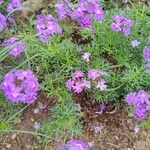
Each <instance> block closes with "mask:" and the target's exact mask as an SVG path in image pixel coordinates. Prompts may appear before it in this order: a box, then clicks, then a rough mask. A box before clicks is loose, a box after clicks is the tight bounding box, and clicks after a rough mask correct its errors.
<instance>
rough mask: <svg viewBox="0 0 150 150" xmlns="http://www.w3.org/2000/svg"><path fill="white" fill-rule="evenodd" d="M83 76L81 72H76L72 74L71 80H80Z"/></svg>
mask: <svg viewBox="0 0 150 150" xmlns="http://www.w3.org/2000/svg"><path fill="white" fill-rule="evenodd" d="M83 76H84V73H83V72H82V71H81V70H76V71H75V72H74V75H73V78H82V77H83Z"/></svg>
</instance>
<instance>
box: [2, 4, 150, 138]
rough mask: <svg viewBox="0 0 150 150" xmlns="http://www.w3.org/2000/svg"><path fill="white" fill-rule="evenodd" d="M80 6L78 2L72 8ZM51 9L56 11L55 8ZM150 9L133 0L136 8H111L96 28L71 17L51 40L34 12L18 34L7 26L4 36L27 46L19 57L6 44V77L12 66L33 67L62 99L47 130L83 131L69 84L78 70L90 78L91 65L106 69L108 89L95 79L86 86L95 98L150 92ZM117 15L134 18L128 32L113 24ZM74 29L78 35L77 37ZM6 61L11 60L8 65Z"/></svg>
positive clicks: (49, 90)
mask: <svg viewBox="0 0 150 150" xmlns="http://www.w3.org/2000/svg"><path fill="white" fill-rule="evenodd" d="M76 5H77V3H76V2H75V4H74V5H73V6H72V9H75V7H76ZM51 9H52V10H53V11H52V13H53V14H54V15H55V12H54V9H53V7H52V8H51ZM149 13H150V12H149V9H148V7H146V6H143V5H141V4H137V5H134V4H133V5H132V7H131V8H130V7H126V8H124V9H122V10H121V9H119V8H114V9H111V10H106V11H105V18H104V19H103V20H101V21H96V20H95V21H93V22H92V28H81V27H80V26H79V25H77V24H76V23H75V22H74V21H71V20H69V21H68V20H67V21H58V22H59V26H61V28H62V31H63V32H62V34H60V35H55V36H54V37H52V38H51V39H50V40H48V41H46V43H42V42H41V41H40V39H39V38H38V36H40V35H41V34H42V33H37V32H36V30H35V28H33V26H34V27H35V26H36V21H35V20H36V16H35V15H34V14H33V16H32V17H31V18H28V23H23V24H19V25H18V28H17V30H15V31H13V33H10V32H8V30H5V31H4V33H3V35H4V37H1V40H2V41H3V40H4V38H6V37H8V36H12V35H17V37H19V39H20V42H22V43H24V44H25V45H26V49H25V50H24V53H23V54H22V55H21V57H19V58H18V59H15V58H13V57H11V56H10V55H9V53H8V52H9V51H10V49H11V47H5V48H3V47H1V51H0V61H1V62H2V63H1V66H0V67H1V80H3V75H5V74H6V73H7V72H8V71H9V70H17V69H26V68H28V69H30V70H33V71H34V73H35V74H36V76H37V78H38V80H39V82H40V88H41V89H42V90H43V91H44V92H46V93H47V94H48V96H50V97H53V98H55V99H57V102H58V103H57V104H56V106H54V108H53V109H52V116H51V118H50V120H49V121H47V122H46V123H45V122H44V123H43V126H42V127H41V130H42V132H45V133H50V134H51V135H54V134H55V135H56V136H58V134H60V133H61V132H62V131H67V130H68V131H69V133H71V134H74V133H79V132H80V131H81V123H80V122H79V121H78V117H79V116H80V113H77V111H76V110H75V107H74V106H73V102H71V99H72V98H73V97H72V92H73V90H71V91H70V90H68V89H67V87H66V82H67V81H68V79H70V78H71V80H74V79H73V76H74V75H73V74H74V72H75V71H77V70H80V71H82V72H83V73H84V74H85V77H86V78H87V77H88V72H89V70H91V69H95V70H102V71H103V72H105V75H104V76H103V79H104V81H105V82H106V84H107V88H106V89H104V90H100V89H99V88H95V86H96V82H93V81H91V82H92V87H91V88H84V89H83V90H82V92H85V93H91V94H92V96H93V100H94V102H110V101H112V102H113V103H115V101H116V100H120V101H121V100H123V99H124V98H125V96H126V95H127V94H128V93H130V92H135V91H138V90H140V89H144V90H145V91H147V92H148V93H150V89H149V87H150V75H149V74H148V73H147V72H146V71H145V69H144V66H145V61H144V59H143V49H144V46H146V45H148V44H149V43H148V39H147V37H148V34H149V33H148V32H149V31H150V20H149V16H148V14H149ZM118 14H119V15H122V16H126V17H127V18H130V19H131V20H133V21H134V24H133V26H132V27H131V34H130V35H129V36H125V35H124V34H123V33H120V32H115V31H113V30H112V29H111V24H112V16H113V15H118ZM81 26H83V24H82V25H81ZM75 33H76V34H77V35H79V37H78V36H77V35H76V37H73V36H74V35H75ZM42 38H43V37H42ZM44 38H45V37H44ZM135 39H136V40H138V41H140V44H139V45H138V46H136V47H133V46H132V45H131V42H132V41H133V40H135ZM85 53H88V54H90V58H89V61H85V59H84V58H83V55H84V54H85ZM5 62H8V64H7V65H5ZM79 79H80V78H79ZM75 80H76V79H75ZM73 82H74V81H73ZM85 87H87V85H86V86H85ZM78 94H80V92H78ZM4 105H5V104H4ZM4 107H5V106H4ZM79 118H80V117H79Z"/></svg>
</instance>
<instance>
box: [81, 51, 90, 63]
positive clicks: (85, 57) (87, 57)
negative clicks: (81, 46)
mask: <svg viewBox="0 0 150 150" xmlns="http://www.w3.org/2000/svg"><path fill="white" fill-rule="evenodd" d="M90 56H91V54H90V53H88V52H86V53H84V54H83V56H82V58H83V59H84V60H85V61H86V62H89V61H90Z"/></svg>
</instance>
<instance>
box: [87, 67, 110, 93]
mask: <svg viewBox="0 0 150 150" xmlns="http://www.w3.org/2000/svg"><path fill="white" fill-rule="evenodd" d="M104 75H106V73H105V72H103V71H102V70H96V69H91V70H89V71H88V78H89V79H92V80H93V81H95V82H96V88H98V89H100V91H104V90H106V88H107V85H106V82H105V80H104V79H102V77H103V76H104Z"/></svg>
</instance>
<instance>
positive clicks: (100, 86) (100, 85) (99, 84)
mask: <svg viewBox="0 0 150 150" xmlns="http://www.w3.org/2000/svg"><path fill="white" fill-rule="evenodd" d="M96 87H97V88H98V89H100V90H101V91H104V90H106V89H107V85H106V82H105V81H104V80H100V81H98V82H97V86H96Z"/></svg>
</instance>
